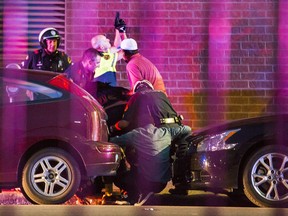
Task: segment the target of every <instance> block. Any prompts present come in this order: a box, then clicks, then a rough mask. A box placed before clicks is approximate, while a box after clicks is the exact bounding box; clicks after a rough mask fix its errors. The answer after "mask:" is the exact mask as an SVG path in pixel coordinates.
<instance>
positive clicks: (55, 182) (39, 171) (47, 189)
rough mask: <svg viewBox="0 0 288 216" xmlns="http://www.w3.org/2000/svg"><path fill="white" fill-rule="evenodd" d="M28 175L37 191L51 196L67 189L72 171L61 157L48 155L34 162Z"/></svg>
mask: <svg viewBox="0 0 288 216" xmlns="http://www.w3.org/2000/svg"><path fill="white" fill-rule="evenodd" d="M30 176H31V177H30V179H31V182H32V185H33V187H34V189H35V190H36V191H37V192H38V193H40V194H42V195H44V196H51V197H52V196H57V195H60V194H62V193H64V192H65V191H66V190H67V188H68V187H69V185H70V184H71V179H72V172H71V169H70V167H69V166H68V164H67V163H66V161H64V160H63V159H62V158H59V157H55V156H48V157H43V158H41V159H40V160H39V161H37V163H35V164H34V166H33V168H32V172H31V175H30Z"/></svg>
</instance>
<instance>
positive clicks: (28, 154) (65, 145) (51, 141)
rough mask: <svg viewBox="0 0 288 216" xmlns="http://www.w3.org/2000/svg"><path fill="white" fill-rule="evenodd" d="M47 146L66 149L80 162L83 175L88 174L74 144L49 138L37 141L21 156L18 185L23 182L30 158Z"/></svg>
mask: <svg viewBox="0 0 288 216" xmlns="http://www.w3.org/2000/svg"><path fill="white" fill-rule="evenodd" d="M45 148H59V149H62V150H64V151H66V152H67V153H68V154H70V155H71V156H72V157H73V158H74V159H75V161H76V162H77V163H78V165H79V168H80V172H81V175H82V176H83V175H86V168H85V166H84V162H83V159H82V158H81V156H80V154H79V153H78V151H77V150H76V149H75V148H73V146H72V145H69V144H68V143H67V142H65V141H62V140H57V139H47V140H43V141H40V142H38V143H35V144H34V145H33V146H31V147H30V148H29V149H28V150H27V151H26V152H25V153H24V154H23V156H22V157H21V160H20V162H19V165H18V174H17V181H18V185H20V184H21V179H22V171H23V169H24V166H25V163H26V162H27V161H28V160H29V158H30V157H31V156H32V155H33V154H35V153H36V152H38V151H40V150H43V149H45Z"/></svg>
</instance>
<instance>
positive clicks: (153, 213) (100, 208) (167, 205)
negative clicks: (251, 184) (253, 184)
mask: <svg viewBox="0 0 288 216" xmlns="http://www.w3.org/2000/svg"><path fill="white" fill-rule="evenodd" d="M168 189H169V186H168V187H167V188H166V189H165V190H164V191H163V192H162V193H161V194H156V195H154V196H152V197H151V198H150V199H149V200H148V202H147V203H145V205H144V206H139V207H138V206H130V205H129V206H128V205H123V206H119V205H79V204H78V203H77V200H76V199H75V198H72V199H71V200H69V201H68V202H67V203H65V204H64V205H32V204H30V203H29V202H28V201H27V200H25V198H24V197H23V195H22V194H21V193H20V192H17V191H15V192H11V191H4V192H3V193H0V216H2V215H3V216H6V215H13V216H36V215H37V216H39V215H45V216H56V215H57V216H92V215H93V216H95V215H101V216H106V215H113V216H122V215H123V216H124V215H125V216H130V215H131V216H134V215H135V216H136V215H137V216H158V215H159V216H160V215H161V216H162V215H163V216H166V215H167V216H170V215H171V216H174V215H175V216H176V215H177V216H185V215H191V216H242V215H243V216H247V215H253V216H282V215H288V209H286V208H283V209H274V208H259V207H256V206H254V205H253V204H251V203H250V202H249V201H248V200H246V199H243V198H241V199H240V198H235V197H234V198H233V199H232V198H230V197H229V196H227V195H225V194H213V193H209V192H203V191H190V192H189V195H188V196H175V195H171V194H169V193H168Z"/></svg>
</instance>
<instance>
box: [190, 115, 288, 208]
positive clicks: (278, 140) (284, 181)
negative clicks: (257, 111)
mask: <svg viewBox="0 0 288 216" xmlns="http://www.w3.org/2000/svg"><path fill="white" fill-rule="evenodd" d="M287 132H288V115H286V114H281V115H272V116H262V117H255V118H249V119H242V120H236V121H232V122H227V123H224V124H221V125H217V126H213V127H209V128H205V129H203V130H201V131H200V130H199V131H195V132H194V134H193V136H192V138H191V146H190V153H191V154H190V156H191V171H192V172H191V173H192V177H193V180H192V181H191V183H190V188H189V189H193V190H195V189H196V190H198V189H199V190H207V191H214V192H221V191H226V192H229V193H228V194H230V195H233V194H234V193H235V192H236V191H237V193H239V192H240V193H243V194H245V195H246V197H247V198H248V199H249V200H250V201H251V202H252V203H254V204H255V205H257V206H262V207H283V206H286V207H287V204H288V135H287Z"/></svg>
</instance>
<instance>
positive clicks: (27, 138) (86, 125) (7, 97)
mask: <svg viewBox="0 0 288 216" xmlns="http://www.w3.org/2000/svg"><path fill="white" fill-rule="evenodd" d="M0 83H1V84H0V88H1V91H0V94H1V102H0V104H1V105H0V119H1V123H2V124H1V131H0V133H1V135H0V139H1V141H0V189H4V188H5V189H7V188H14V187H20V188H21V190H22V192H23V194H24V195H25V197H26V198H27V199H28V200H29V201H30V202H32V203H37V204H57V203H63V202H65V201H67V200H68V199H70V198H71V197H72V196H73V195H74V194H75V193H76V191H77V190H78V188H79V186H80V185H81V183H82V182H83V181H84V180H86V179H89V178H95V177H96V176H111V175H115V173H116V170H117V168H118V166H119V162H120V159H121V152H120V149H119V147H118V146H117V145H114V144H112V143H108V142H107V140H108V134H107V125H106V118H107V115H106V113H105V111H104V110H103V109H102V107H101V106H100V105H99V103H98V102H97V101H96V100H95V99H94V98H92V97H91V96H90V95H89V94H88V93H87V92H85V91H84V90H83V89H81V88H80V87H78V86H77V85H75V84H74V83H72V82H71V81H70V80H68V79H67V78H66V77H65V76H64V75H59V74H57V73H52V72H43V71H29V70H22V69H8V68H2V69H1V71H0Z"/></svg>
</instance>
